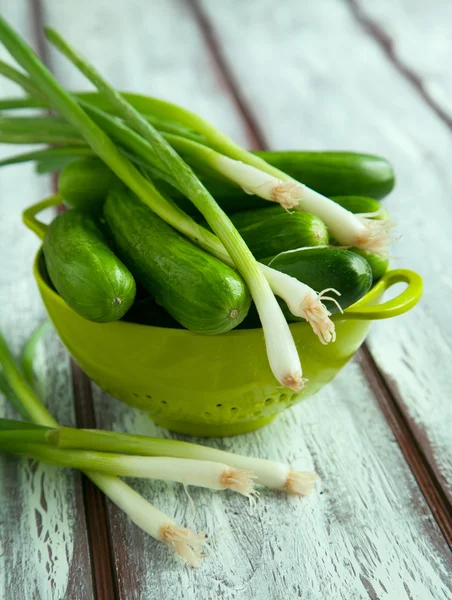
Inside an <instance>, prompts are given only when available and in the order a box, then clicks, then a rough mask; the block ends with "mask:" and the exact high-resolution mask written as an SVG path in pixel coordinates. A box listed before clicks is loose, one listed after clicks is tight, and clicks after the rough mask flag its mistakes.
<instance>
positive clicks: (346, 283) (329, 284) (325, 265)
mask: <svg viewBox="0 0 452 600" xmlns="http://www.w3.org/2000/svg"><path fill="white" fill-rule="evenodd" d="M261 262H263V263H265V264H269V265H270V266H271V267H272V268H274V269H277V270H278V271H282V272H283V273H287V275H291V276H292V277H295V278H296V279H298V280H300V281H302V282H303V283H305V284H307V285H309V286H310V287H311V288H312V289H314V290H315V291H316V292H321V291H322V290H324V289H326V288H334V289H336V290H337V291H338V292H340V293H341V296H337V301H338V302H339V305H340V306H341V308H342V309H345V308H347V307H348V306H350V305H351V304H354V303H355V302H357V301H358V300H359V299H360V298H362V297H363V296H364V295H365V294H366V293H367V292H368V291H369V290H370V288H371V285H372V272H371V269H370V266H369V263H368V262H367V261H366V260H364V258H362V257H361V256H358V255H357V254H355V253H354V252H350V251H349V250H342V249H340V248H312V249H307V250H298V251H295V252H288V253H286V254H280V255H279V256H277V257H274V258H267V259H264V260H262V261H261ZM327 295H328V296H332V297H333V298H336V295H335V294H334V292H332V293H328V294H327ZM278 301H279V303H280V305H281V308H282V309H283V312H284V315H285V317H286V319H287V320H288V322H289V323H293V322H296V321H302V320H303V319H300V318H298V317H295V316H294V315H293V314H292V313H291V312H290V310H289V309H288V308H287V305H286V303H285V302H284V301H282V300H281V299H280V298H278ZM324 304H325V306H326V307H327V308H328V310H329V311H330V312H331V313H337V312H338V308H337V306H336V305H335V304H334V303H333V302H330V301H329V300H325V301H324ZM256 327H260V322H259V316H258V314H257V311H256V309H255V307H254V305H253V306H252V307H251V310H250V312H249V315H248V317H247V318H246V319H245V321H244V322H243V323H242V324H241V326H240V329H254V328H256Z"/></svg>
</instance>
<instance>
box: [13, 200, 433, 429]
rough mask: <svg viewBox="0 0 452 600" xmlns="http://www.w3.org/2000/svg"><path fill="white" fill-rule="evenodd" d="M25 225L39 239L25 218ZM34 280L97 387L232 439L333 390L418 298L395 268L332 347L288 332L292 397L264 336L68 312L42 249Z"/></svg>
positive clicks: (160, 420) (297, 326)
mask: <svg viewBox="0 0 452 600" xmlns="http://www.w3.org/2000/svg"><path fill="white" fill-rule="evenodd" d="M42 206H43V205H42V203H41V204H40V208H42ZM32 208H33V207H32ZM35 212H37V211H35ZM24 220H25V221H26V223H27V225H29V226H30V227H31V228H32V229H33V230H34V231H36V232H38V233H40V234H42V224H41V223H39V222H38V221H36V220H35V218H34V214H32V212H31V211H30V210H29V211H26V215H25V217H24ZM34 276H35V278H36V281H37V283H38V287H39V291H40V293H41V296H42V299H43V301H44V304H45V306H46V309H47V312H48V314H49V316H50V318H51V320H52V322H53V324H54V326H55V328H56V330H57V332H58V334H59V336H60V338H61V340H62V341H63V343H64V345H65V346H66V348H67V349H68V350H69V352H70V353H71V355H72V356H73V358H74V359H75V361H76V362H77V363H78V364H79V365H80V366H81V368H82V369H83V370H84V371H85V372H86V373H87V375H88V376H89V377H90V378H91V379H92V380H93V381H95V382H96V383H97V384H98V385H99V386H100V387H101V388H102V389H104V390H105V391H106V392H108V393H109V394H111V395H112V396H115V397H116V398H118V399H120V400H122V401H123V402H126V403H127V404H129V405H130V406H134V407H137V408H140V409H142V410H145V411H147V412H148V413H149V415H150V417H151V418H152V419H153V421H155V423H157V424H158V425H161V426H162V427H165V428H167V429H170V430H172V431H176V432H179V433H185V434H190V435H197V436H225V435H236V434H241V433H246V432H248V431H252V430H254V429H257V428H259V427H262V426H263V425H266V424H267V423H269V422H270V421H271V420H272V419H274V418H275V416H276V415H277V414H278V413H280V412H281V411H283V410H285V409H286V408H289V407H291V406H293V405H294V404H295V403H296V402H299V401H300V400H303V399H305V398H308V397H309V396H312V395H313V394H315V393H316V392H318V391H319V390H320V389H321V388H322V387H323V386H324V385H326V384H327V383H328V382H330V381H331V380H332V379H333V378H334V377H335V376H336V374H337V373H338V372H339V370H340V369H341V368H342V367H343V366H344V365H345V364H346V363H347V362H348V361H349V360H350V358H351V357H352V356H353V355H354V354H355V352H356V351H357V350H358V348H359V347H360V346H361V344H362V343H363V341H364V339H365V337H366V334H367V332H368V330H369V327H370V325H371V322H372V320H374V319H388V318H391V317H395V316H398V315H401V314H403V313H405V312H407V311H408V310H409V309H410V308H412V307H413V306H414V305H415V304H416V303H417V302H418V301H419V299H420V297H421V295H422V279H421V277H420V276H419V275H418V274H417V273H415V272H413V271H409V270H407V269H397V270H391V271H387V272H386V274H385V275H384V276H383V277H382V279H380V281H379V282H378V283H377V284H376V285H375V286H374V287H373V288H372V289H371V290H370V291H369V292H368V293H367V294H366V295H365V296H364V297H363V298H362V299H361V300H360V301H359V302H357V303H356V304H354V305H353V306H350V307H349V308H348V309H347V310H345V311H344V314H342V315H341V314H339V315H335V316H334V317H333V318H334V321H335V324H336V332H337V341H336V342H335V343H332V344H328V345H326V346H324V345H322V344H321V343H320V342H319V340H318V338H317V337H316V336H315V334H314V333H313V332H312V329H311V327H310V326H309V325H308V324H307V323H294V324H292V325H290V329H291V331H292V334H293V337H294V340H295V343H296V345H297V348H298V351H299V353H300V357H301V359H302V363H303V375H304V376H305V377H306V378H307V379H308V380H309V383H308V386H307V387H306V388H305V389H304V390H302V391H301V392H300V393H293V392H292V390H290V389H289V388H284V387H282V386H281V385H280V384H279V383H278V381H277V380H276V379H275V377H274V376H273V374H272V372H271V370H270V368H269V365H268V361H267V356H266V351H265V342H264V336H263V333H262V330H261V329H250V330H233V331H230V332H228V333H225V334H221V335H217V336H206V335H200V334H196V333H192V332H191V331H187V330H181V329H166V328H161V327H150V326H148V325H137V324H134V323H128V322H125V321H116V322H113V323H94V322H92V321H87V320H86V319H84V318H83V317H80V316H79V315H78V314H77V313H75V312H74V311H73V310H72V309H71V308H69V306H68V305H67V304H66V303H65V302H64V300H63V299H62V298H61V297H60V296H59V295H58V294H57V293H56V292H55V291H54V290H53V289H52V287H51V286H50V285H49V280H48V277H47V273H46V269H45V264H44V258H43V254H42V249H41V250H39V252H38V253H37V256H36V259H35V263H34ZM400 282H404V283H407V284H408V286H407V287H406V289H405V290H404V291H402V292H401V293H400V294H399V295H398V296H397V297H396V298H393V299H391V300H389V301H387V302H384V303H382V304H379V302H380V301H381V300H382V298H383V294H384V292H385V291H386V290H387V289H389V288H390V287H391V286H393V285H394V284H396V283H400Z"/></svg>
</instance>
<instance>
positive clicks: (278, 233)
mask: <svg viewBox="0 0 452 600" xmlns="http://www.w3.org/2000/svg"><path fill="white" fill-rule="evenodd" d="M275 209H276V210H275ZM231 220H232V222H233V223H234V225H235V226H236V227H237V229H238V231H239V233H240V235H241V236H242V238H243V239H244V240H245V242H246V244H247V246H248V248H249V249H250V250H251V252H252V253H253V254H254V256H255V257H256V258H258V259H259V258H264V257H266V256H269V255H272V256H274V255H276V254H279V253H280V252H284V251H285V250H292V249H294V248H304V247H307V246H324V245H328V243H329V236H328V229H327V227H326V225H325V224H324V222H323V221H322V220H321V219H319V218H318V217H316V216H315V215H312V214H310V213H301V212H287V211H285V210H281V208H280V207H279V206H275V207H270V208H265V209H259V210H248V211H243V212H240V213H235V214H234V215H231Z"/></svg>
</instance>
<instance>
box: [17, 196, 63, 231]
mask: <svg viewBox="0 0 452 600" xmlns="http://www.w3.org/2000/svg"><path fill="white" fill-rule="evenodd" d="M60 203H61V198H60V197H59V196H58V195H57V194H56V195H55V196H51V197H50V198H46V199H45V200H41V202H38V203H37V204H33V205H32V206H29V207H28V208H26V209H25V210H24V212H23V213H22V221H23V222H24V224H25V225H26V226H27V227H28V229H31V231H34V233H36V235H37V236H38V238H39V239H41V240H43V239H44V236H45V234H46V231H47V227H48V225H46V224H45V223H43V222H42V221H39V220H38V219H37V218H36V215H37V214H38V213H40V212H42V211H43V210H45V209H46V208H49V207H51V206H57V204H60Z"/></svg>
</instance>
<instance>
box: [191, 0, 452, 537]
mask: <svg viewBox="0 0 452 600" xmlns="http://www.w3.org/2000/svg"><path fill="white" fill-rule="evenodd" d="M346 1H347V2H348V4H349V6H350V9H351V11H352V12H353V15H354V17H355V18H356V20H357V21H358V22H359V24H360V25H361V26H362V27H363V28H364V29H365V31H366V32H367V34H368V35H370V36H371V37H373V38H374V39H375V40H376V41H377V43H378V44H379V45H380V46H381V47H382V48H383V50H384V52H385V54H386V56H387V57H388V58H389V60H390V61H391V63H393V65H394V66H395V67H396V69H397V70H398V71H399V72H400V73H401V75H402V76H403V77H405V78H407V79H408V80H409V81H410V83H411V84H412V85H413V86H414V88H415V89H416V91H417V92H418V93H419V94H420V95H421V97H422V98H423V100H424V101H425V102H426V103H427V104H428V106H429V107H430V108H431V109H432V110H433V111H434V112H435V113H436V114H437V115H438V116H439V117H440V118H441V119H442V120H443V121H444V122H445V123H446V125H447V126H448V127H449V128H451V129H452V120H451V119H450V117H449V116H448V115H447V114H446V113H444V111H443V110H442V109H441V108H440V107H439V106H438V105H437V104H436V103H435V101H434V100H433V99H432V98H430V96H429V95H428V94H427V92H426V90H425V88H424V85H423V82H422V79H421V78H420V77H419V76H418V75H417V74H416V73H415V72H413V71H412V70H410V69H408V68H407V67H406V66H405V65H403V63H401V61H400V60H399V59H398V58H397V56H396V55H395V52H394V49H393V44H392V40H391V39H390V37H389V36H388V35H387V34H386V33H385V32H384V31H383V30H382V29H381V27H379V25H377V24H376V23H375V22H373V21H372V20H371V19H370V18H369V17H367V16H366V15H365V13H364V12H363V11H362V9H361V8H360V6H359V5H358V1H357V0H346ZM186 2H187V4H188V6H190V8H191V10H192V12H193V15H194V18H195V19H196V21H197V22H198V26H199V28H200V31H201V32H202V35H203V36H204V40H205V44H206V47H207V49H208V51H209V53H210V55H211V57H212V59H213V62H214V65H215V67H216V70H217V72H218V73H219V76H220V77H221V80H222V82H223V83H224V84H225V89H226V90H228V92H229V94H230V97H231V99H232V100H233V102H234V104H235V106H236V108H237V110H238V112H239V114H240V115H241V117H242V119H243V122H244V125H245V128H246V133H247V134H248V137H249V142H250V147H251V148H252V149H253V150H266V149H267V148H268V144H267V143H266V140H265V136H264V134H263V132H262V131H261V129H260V127H259V125H258V122H257V119H256V118H255V116H254V114H253V110H252V108H251V107H250V106H249V104H248V103H247V101H246V100H245V99H244V98H243V95H242V93H241V90H240V86H239V85H238V84H237V82H236V80H235V77H234V75H233V73H232V72H231V70H230V68H229V65H228V63H227V61H226V59H225V58H224V55H223V52H222V50H221V47H220V44H219V43H218V41H217V39H216V36H215V32H214V29H213V27H212V25H211V23H210V21H209V18H208V16H207V15H206V14H205V12H204V10H203V8H202V7H201V6H200V4H199V2H198V0H186ZM358 362H359V365H360V368H361V370H362V371H363V373H364V376H365V378H366V379H367V381H368V383H369V385H370V387H371V389H372V391H373V393H374V396H375V398H376V400H377V402H378V405H379V407H380V409H381V411H382V412H383V414H384V416H385V418H386V420H387V422H388V424H389V426H390V428H391V430H392V432H393V434H394V436H395V439H396V441H397V443H398V444H399V446H400V449H401V451H402V453H403V455H404V457H405V460H406V462H407V464H408V466H409V468H410V469H411V472H412V473H413V475H414V477H415V479H416V481H417V484H418V486H419V489H420V490H421V492H422V494H423V495H424V497H425V499H426V501H427V504H428V506H429V507H430V510H431V512H432V515H433V517H434V518H435V520H436V522H437V523H438V526H439V528H440V530H441V532H442V534H443V535H444V538H445V540H446V542H447V544H448V545H449V547H451V548H452V520H451V517H450V515H451V514H452V511H451V506H450V502H449V501H448V498H447V496H446V494H445V493H444V490H443V488H442V486H441V483H440V481H439V480H438V478H437V476H436V474H435V473H434V471H433V470H432V468H431V466H430V464H429V461H428V459H427V458H426V456H425V454H424V452H423V450H422V446H421V444H420V443H419V441H418V440H417V438H416V436H415V434H414V433H413V431H412V428H411V424H410V422H409V420H408V419H406V417H405V416H404V414H403V412H402V410H401V407H400V404H401V403H402V400H401V399H400V398H398V397H397V393H396V392H394V390H393V386H392V385H391V384H390V383H389V382H388V381H387V380H386V378H385V375H384V374H383V373H382V371H381V370H380V369H379V367H378V366H377V364H376V362H375V360H374V358H373V356H372V354H371V352H370V350H369V348H368V347H367V345H366V344H364V346H363V347H362V348H361V350H360V351H359V353H358Z"/></svg>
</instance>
